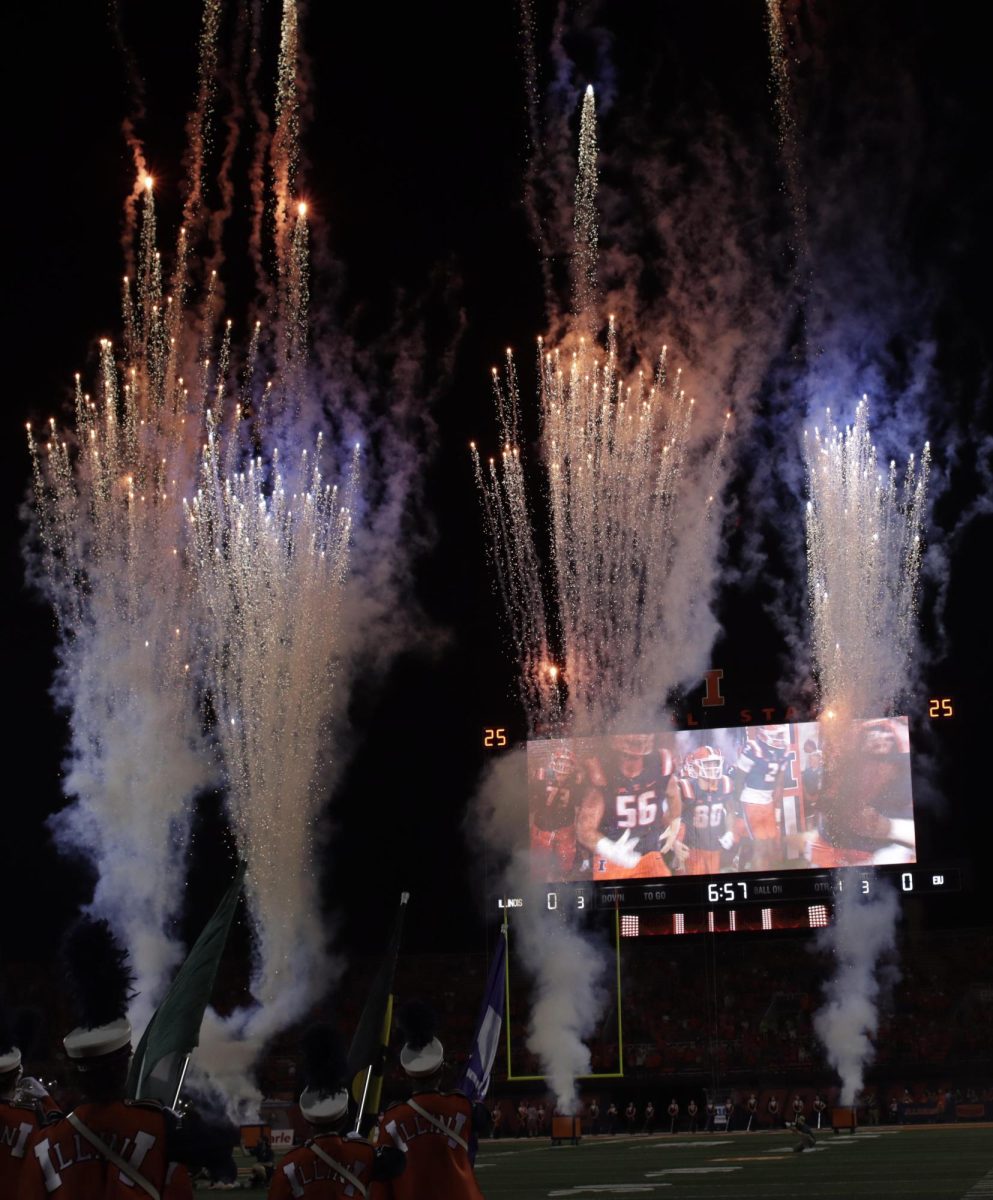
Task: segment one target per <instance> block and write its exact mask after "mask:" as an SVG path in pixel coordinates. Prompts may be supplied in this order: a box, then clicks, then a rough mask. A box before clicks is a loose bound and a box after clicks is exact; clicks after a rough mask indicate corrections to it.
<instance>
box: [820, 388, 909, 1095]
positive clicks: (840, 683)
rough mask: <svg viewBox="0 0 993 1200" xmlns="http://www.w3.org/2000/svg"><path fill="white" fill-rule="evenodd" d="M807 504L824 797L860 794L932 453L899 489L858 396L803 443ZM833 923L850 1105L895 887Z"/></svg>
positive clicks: (854, 899)
mask: <svg viewBox="0 0 993 1200" xmlns="http://www.w3.org/2000/svg"><path fill="white" fill-rule="evenodd" d="M805 450H806V458H807V476H808V491H809V500H808V503H807V510H806V528H807V570H808V589H809V597H808V598H809V602H810V608H811V621H812V627H813V646H812V649H813V659H814V668H815V674H816V677H817V682H818V687H819V691H820V697H821V704H822V709H823V710H824V711H825V712H826V713H828V714H829V715H830V716H831V719H832V733H831V739H830V741H828V742H826V744H825V764H824V771H825V775H824V780H825V782H824V788H825V791H831V792H832V793H834V794H835V795H838V796H850V797H855V796H857V795H858V794H859V791H860V786H861V783H862V781H863V778H864V777H863V775H862V773H861V772H860V767H859V757H858V753H857V751H856V750H855V748H854V740H855V739H854V737H852V736H850V732H851V731H852V728H853V727H852V722H853V721H854V720H855V719H858V718H870V717H878V716H880V715H882V714H884V713H887V714H892V713H894V712H895V711H896V710H897V707H898V705H899V704H900V703H901V701H902V700H904V699H906V697H907V693H908V692H909V690H910V687H911V671H912V664H913V651H914V646H915V641H916V638H917V592H918V580H919V576H920V567H921V550H922V528H923V519H924V509H925V500H926V493H927V481H928V472H929V467H930V450H929V447H928V446H927V444H925V446H924V451H923V453H922V455H921V458H920V461H919V462H917V461H915V459H914V457H913V456H911V457H910V458H909V460H908V462H907V467H906V470H905V472H904V475H903V479H902V481H901V480H900V479H899V477H898V473H897V468H896V464H895V463H893V462H891V463H890V466H889V470H888V472H886V473H885V474H884V473H882V472H881V471H880V470H879V467H878V464H877V461H876V449H875V446H874V445H873V443H872V438H871V435H870V431H869V404H868V400H867V398H865V397H863V399H862V401H861V403H860V404H859V405H858V407H857V409H856V413H855V420H854V422H853V424H852V425H851V426H849V427H848V428H846V429H845V430H843V431H842V430H839V429H838V428H837V427H836V426H835V425H834V424H833V423H832V422H831V420H830V414H828V428H827V429H826V431H825V433H824V434H823V435H821V434H820V433H819V432H817V431H815V434H814V437H813V438H808V439H807V442H806V444H805ZM835 918H836V919H835V924H834V925H833V926H832V927H830V928H829V929H827V930H825V931H824V933H823V935H822V937H821V939H820V944H821V945H822V946H825V947H827V948H828V949H829V950H831V952H832V953H833V954H834V956H835V958H836V971H835V974H834V976H833V977H832V978H831V979H830V980H829V981H828V983H827V986H826V1003H825V1006H824V1007H823V1008H822V1009H821V1010H820V1011H819V1012H818V1013H817V1015H816V1017H815V1022H814V1023H815V1028H816V1029H817V1033H818V1036H819V1037H820V1038H821V1040H822V1041H823V1042H824V1045H825V1047H826V1049H827V1052H828V1057H829V1059H830V1060H831V1062H832V1063H833V1065H834V1066H835V1067H836V1069H837V1070H838V1072H839V1074H840V1075H841V1080H842V1103H843V1104H852V1103H854V1100H855V1096H856V1093H857V1092H858V1090H859V1089H860V1088H861V1086H862V1078H863V1072H864V1069H865V1064H866V1063H867V1062H868V1061H869V1059H870V1057H871V1055H872V1050H873V1046H872V1042H871V1040H870V1037H871V1035H872V1034H873V1033H875V1030H876V1027H877V1024H878V1014H877V1002H878V995H879V990H880V983H879V963H880V959H881V958H882V956H883V955H884V954H885V953H886V952H887V951H889V950H890V949H892V947H893V944H894V940H895V930H896V922H897V920H898V918H899V905H898V904H897V902H896V897H895V895H894V894H893V892H892V889H889V888H880V887H879V886H878V881H877V887H876V889H875V891H874V893H873V894H872V896H871V897H870V898H868V899H863V897H862V894H861V892H860V891H859V890H858V889H855V888H849V889H847V890H846V891H842V892H841V894H840V895H839V897H838V901H837V905H836V914H835Z"/></svg>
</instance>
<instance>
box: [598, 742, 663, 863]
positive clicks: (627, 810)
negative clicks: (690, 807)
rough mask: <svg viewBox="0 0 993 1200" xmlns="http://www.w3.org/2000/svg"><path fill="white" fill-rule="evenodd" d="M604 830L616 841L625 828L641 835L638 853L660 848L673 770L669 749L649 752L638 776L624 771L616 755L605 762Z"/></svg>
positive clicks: (602, 829) (601, 823) (603, 831)
mask: <svg viewBox="0 0 993 1200" xmlns="http://www.w3.org/2000/svg"><path fill="white" fill-rule="evenodd" d="M603 767H604V774H605V777H606V780H605V784H604V786H603V788H602V790H603V820H602V821H601V822H600V830H601V832H602V833H603V834H604V835H605V836H606V837H608V838H610V840H611V841H616V840H617V839H618V838H619V837H621V836H622V835H623V834H624V833H625V832H629V833H631V834H632V835H633V836H634V837H637V838H639V839H640V840H639V842H638V851H639V853H647V851H649V850H653V849H657V846H656V843H657V841H658V837H659V835H660V834H661V833H662V832H663V830H664V829H665V828H666V826H667V825H668V824H669V819H668V811H669V810H668V805H667V804H666V799H665V793H666V788H667V787H668V786H669V779H670V777H671V776H672V772H673V761H672V755H671V754H670V752H669V751H668V750H666V749H662V750H653V751H652V753H651V754H649V755H646V756H645V759H644V760H643V762H642V767H641V770H640V771H639V772H638V774H637V775H635V776H628V775H624V774H622V772H621V770H620V767H619V766H618V764H617V761H616V759H614V758H610V759H608V760H607V761H606V762H604V763H603Z"/></svg>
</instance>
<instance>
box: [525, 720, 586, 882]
mask: <svg viewBox="0 0 993 1200" xmlns="http://www.w3.org/2000/svg"><path fill="white" fill-rule="evenodd" d="M583 786H584V774H583V771H582V768H581V767H580V766H579V764H578V763H577V761H576V755H575V753H574V751H573V749H572V747H571V746H570V745H569V743H568V742H561V743H559V744H558V745H556V746H555V748H554V749H553V750H552V753H551V756H550V758H549V760H548V765H547V766H544V767H539V768H538V770H537V771H535V773H534V774H533V775H532V777H531V794H530V797H529V800H530V804H529V808H530V811H531V849H532V851H536V852H537V853H538V854H539V855H541V856H542V857H544V858H545V859H546V876H545V877H546V879H547V880H548V882H549V883H565V882H567V881H568V880H570V879H574V878H575V877H576V870H575V867H576V808H577V805H578V804H579V798H580V794H581V791H582V789H583Z"/></svg>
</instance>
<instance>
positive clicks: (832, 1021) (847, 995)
mask: <svg viewBox="0 0 993 1200" xmlns="http://www.w3.org/2000/svg"><path fill="white" fill-rule="evenodd" d="M899 917H900V902H899V899H898V897H897V893H896V891H895V889H894V888H893V887H892V886H890V885H880V882H879V881H877V883H876V885H875V890H874V892H873V893H872V896H871V898H865V897H863V896H862V893H861V891H860V890H858V889H857V888H854V887H853V888H845V889H844V890H842V891H841V892H840V893H838V894H837V900H836V902H835V909H834V924H833V925H832V926H829V927H828V928H827V929H825V930H822V932H821V934H820V935H819V937H818V945H819V946H820V947H821V948H822V949H826V950H829V951H830V952H831V954H832V955H833V957H834V959H835V963H836V966H835V972H834V975H833V976H832V977H831V979H830V980H829V981H828V983H827V985H826V987H825V989H824V1005H823V1007H822V1008H821V1009H820V1010H819V1011H818V1012H817V1013H816V1015H815V1016H814V1030H815V1031H816V1033H817V1036H818V1037H819V1038H820V1039H821V1041H822V1042H823V1043H824V1046H825V1048H826V1049H827V1055H828V1061H829V1062H830V1063H831V1065H832V1066H833V1067H834V1068H835V1070H836V1071H837V1072H838V1074H839V1075H840V1076H841V1096H840V1101H841V1103H842V1104H843V1105H852V1104H854V1103H855V1099H856V1096H857V1094H858V1092H859V1091H860V1090H861V1088H862V1080H863V1076H864V1072H865V1066H866V1064H867V1063H868V1062H869V1061H870V1060H871V1059H872V1056H873V1054H874V1052H875V1046H874V1044H873V1038H874V1037H875V1034H876V1031H877V1029H878V1028H879V998H880V992H881V991H882V989H883V987H884V985H886V986H888V985H889V984H891V983H892V982H893V981H894V972H893V970H889V971H887V973H886V978H885V980H884V979H883V978H882V961H883V959H884V957H885V955H886V954H887V953H889V952H891V951H893V950H894V948H895V941H896V932H895V931H896V925H897V921H898V920H899Z"/></svg>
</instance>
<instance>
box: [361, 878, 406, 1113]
mask: <svg viewBox="0 0 993 1200" xmlns="http://www.w3.org/2000/svg"><path fill="white" fill-rule="evenodd" d="M409 898H410V893H409V892H404V893H403V894H402V895H401V897H400V911H399V912H398V913H397V919H396V923H395V925H394V926H393V936H392V937H391V938H390V944H389V946H387V948H386V954H385V955H384V956H383V961H382V962H381V963H380V964H379V970H378V971H377V972H376V977H375V979H373V981H372V987H371V988H370V989H369V996H368V998H367V1000H366V1002H365V1008H363V1010H362V1015H361V1016H360V1017H359V1023H358V1026H357V1028H356V1030H355V1036H354V1037H353V1038H352V1044H351V1045H350V1046H349V1048H348V1077H349V1079H350V1080H351V1081H352V1084H351V1086H352V1096H353V1098H354V1100H355V1102H356V1104H358V1105H359V1106H360V1108H361V1109H363V1111H364V1112H375V1111H378V1107H379V1096H380V1092H381V1090H382V1081H383V1058H384V1052H385V1048H386V1046H387V1045H388V1043H389V1039H390V1025H391V1024H392V1016H393V976H394V974H395V973H396V965H397V956H398V955H399V953H400V935H401V934H402V932H403V917H404V913H405V912H406V909H407V900H408V899H409ZM363 1100H364V1103H363ZM374 1106H375V1107H374Z"/></svg>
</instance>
